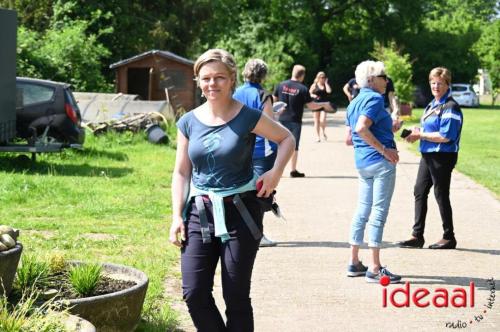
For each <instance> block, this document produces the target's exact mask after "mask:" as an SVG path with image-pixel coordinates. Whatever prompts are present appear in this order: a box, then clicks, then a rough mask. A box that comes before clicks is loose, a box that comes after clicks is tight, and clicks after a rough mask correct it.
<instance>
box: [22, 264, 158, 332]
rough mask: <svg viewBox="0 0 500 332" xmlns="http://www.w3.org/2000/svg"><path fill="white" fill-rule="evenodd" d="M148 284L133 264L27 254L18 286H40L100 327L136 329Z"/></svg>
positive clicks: (63, 304) (106, 328)
mask: <svg viewBox="0 0 500 332" xmlns="http://www.w3.org/2000/svg"><path fill="white" fill-rule="evenodd" d="M147 286H148V278H147V276H146V275H145V274H144V273H143V272H141V271H139V270H136V269H134V268H131V267H127V266H121V265H114V264H87V263H83V262H77V261H70V262H66V261H65V260H64V258H63V257H62V256H60V255H59V256H52V257H51V258H50V259H49V262H42V261H37V260H36V259H35V258H34V257H33V256H29V255H28V256H26V257H25V258H23V261H22V262H21V266H20V268H19V271H18V280H17V281H16V287H18V289H19V290H23V289H24V290H25V291H26V290H29V289H37V290H38V291H39V292H41V294H42V297H44V298H45V299H48V298H52V299H53V300H55V301H56V302H57V303H60V304H61V305H62V306H63V307H64V308H67V310H68V311H69V312H70V313H72V314H75V315H78V316H80V317H82V318H84V319H86V320H88V321H89V322H91V323H92V324H94V325H95V327H96V328H97V329H98V330H99V331H124V332H126V331H133V330H134V329H135V328H136V327H137V325H138V323H139V320H140V315H141V311H142V305H143V303H144V298H145V295H146V291H147Z"/></svg>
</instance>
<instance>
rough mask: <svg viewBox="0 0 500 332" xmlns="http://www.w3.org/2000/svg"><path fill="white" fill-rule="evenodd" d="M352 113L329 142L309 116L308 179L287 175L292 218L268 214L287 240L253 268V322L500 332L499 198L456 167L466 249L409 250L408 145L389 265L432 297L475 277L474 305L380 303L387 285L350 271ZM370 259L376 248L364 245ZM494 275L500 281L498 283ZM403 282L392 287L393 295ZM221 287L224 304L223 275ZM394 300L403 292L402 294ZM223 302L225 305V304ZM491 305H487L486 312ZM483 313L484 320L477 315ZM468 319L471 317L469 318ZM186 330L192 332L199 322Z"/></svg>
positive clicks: (387, 240)
mask: <svg viewBox="0 0 500 332" xmlns="http://www.w3.org/2000/svg"><path fill="white" fill-rule="evenodd" d="M344 118H345V112H339V113H337V114H334V115H329V120H328V129H327V134H328V137H329V138H328V141H326V142H321V143H316V142H314V139H313V127H312V118H311V114H310V113H306V114H305V121H304V125H303V130H302V139H301V148H300V155H299V165H298V168H299V170H300V171H303V172H305V173H306V178H303V179H297V178H289V177H288V173H289V170H287V171H286V173H285V175H284V178H283V179H282V181H281V183H280V186H279V188H278V196H277V197H278V201H279V203H280V205H281V207H282V209H283V211H284V214H285V216H286V217H287V221H286V222H283V221H280V220H278V219H276V218H275V217H274V216H272V215H271V214H268V215H266V219H265V222H264V226H265V233H266V235H268V236H269V237H270V238H272V239H275V240H277V241H278V242H279V245H278V246H277V247H273V248H261V249H260V250H259V253H258V256H257V261H256V265H255V269H254V275H253V283H252V301H253V306H254V314H255V330H256V331H257V332H264V331H287V332H292V331H363V330H364V331H384V330H385V331H397V330H399V331H406V330H408V331H414V330H417V329H418V330H419V331H445V330H448V328H446V327H445V324H446V323H447V322H453V323H455V324H456V323H459V322H461V323H460V325H462V326H463V323H466V324H467V328H465V329H462V330H474V331H476V330H477V331H500V295H499V294H500V292H497V293H496V295H497V301H496V302H495V303H494V304H493V307H492V309H489V308H486V307H484V305H486V304H488V301H487V298H488V296H489V295H490V288H491V286H488V284H487V279H488V278H491V277H493V278H495V279H500V241H499V238H500V202H499V201H498V200H497V199H495V198H494V196H493V195H492V194H491V193H490V192H488V191H487V190H485V189H484V188H482V187H480V186H479V185H476V184H475V183H473V182H472V181H471V180H470V179H468V178H467V177H465V176H463V175H461V174H459V173H458V172H454V174H453V179H452V185H451V201H452V205H453V208H454V219H455V228H456V230H455V232H456V236H457V240H458V249H457V250H451V251H435V250H428V249H401V248H396V247H394V246H393V245H392V243H393V242H394V241H398V240H403V239H406V238H408V237H409V235H410V232H411V226H412V219H413V185H414V182H415V177H416V173H417V167H418V160H419V158H418V156H416V155H414V154H412V153H411V152H408V151H407V149H406V147H405V145H406V143H401V144H400V146H399V150H400V160H401V161H400V163H399V165H398V170H397V172H398V173H397V180H396V189H395V192H394V196H393V200H392V204H391V209H390V213H389V217H388V221H387V224H386V227H385V233H384V247H385V248H384V249H383V250H382V252H381V257H382V263H383V264H384V265H387V266H388V267H389V269H390V270H391V271H393V272H395V273H398V274H401V275H403V276H404V281H409V282H410V289H411V290H412V291H413V290H414V289H416V288H422V287H425V288H427V289H429V291H430V292H431V295H429V296H427V298H432V296H433V295H434V294H435V293H434V292H435V290H436V288H439V287H442V288H445V289H446V290H447V291H448V292H449V293H450V297H451V295H452V294H453V290H454V289H455V288H457V287H460V288H465V289H467V290H468V289H469V283H470V282H471V281H473V282H474V283H475V285H476V287H475V306H474V307H473V308H470V307H467V308H454V307H451V305H450V307H448V308H435V307H433V306H432V305H431V306H429V307H426V308H418V307H416V306H415V305H414V304H413V303H411V304H410V307H409V308H395V307H393V306H392V305H390V304H389V306H388V307H386V308H384V307H382V292H383V289H384V288H383V287H382V286H380V285H378V284H367V283H366V282H365V281H364V279H363V278H347V277H346V275H345V272H346V267H347V259H348V256H349V246H348V244H347V237H348V233H349V225H350V221H351V218H352V215H353V213H354V210H355V206H356V200H357V189H358V185H357V172H356V170H355V169H354V160H353V151H352V148H349V147H346V146H345V145H344V143H343V137H344V125H343V119H344ZM427 220H428V222H427V229H426V234H425V237H426V241H427V242H426V245H428V244H431V243H434V242H435V241H437V240H438V239H439V238H440V237H441V232H442V228H441V222H440V218H439V212H438V209H437V205H436V203H435V200H434V198H433V197H431V198H430V200H429V213H428V218H427ZM361 257H362V259H363V258H364V259H365V261H368V250H366V249H362V250H361ZM499 286H500V282H498V281H497V282H496V288H497V289H498V288H500V287H499ZM398 287H401V285H391V286H389V287H388V288H387V289H388V291H389V294H390V293H391V291H392V290H394V289H395V288H398ZM214 294H215V296H216V298H217V302H218V305H219V308H224V306H223V301H222V299H221V288H220V281H219V280H217V281H216V286H215V289H214ZM396 299H397V300H398V301H402V300H403V296H402V294H399V295H398V296H397V297H396ZM223 310H224V309H222V311H223ZM484 310H486V313H484ZM479 315H482V317H483V319H482V320H481V321H480V322H477V321H474V317H475V316H478V319H479ZM470 321H473V323H472V324H471V323H470ZM191 329H192V327H191V328H187V329H186V330H191Z"/></svg>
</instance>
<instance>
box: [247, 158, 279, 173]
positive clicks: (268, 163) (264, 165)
mask: <svg viewBox="0 0 500 332" xmlns="http://www.w3.org/2000/svg"><path fill="white" fill-rule="evenodd" d="M277 155H278V153H277V152H274V153H273V154H272V155H269V156H267V157H264V158H259V159H253V160H252V163H253V172H254V174H256V175H257V176H261V175H262V174H264V173H265V172H267V171H269V170H270V169H271V168H273V167H274V162H275V161H276V156H277Z"/></svg>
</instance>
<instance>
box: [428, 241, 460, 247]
mask: <svg viewBox="0 0 500 332" xmlns="http://www.w3.org/2000/svg"><path fill="white" fill-rule="evenodd" d="M456 247H457V240H455V239H451V240H449V241H448V242H446V243H443V244H440V243H434V244H431V245H430V246H429V249H455V248H456Z"/></svg>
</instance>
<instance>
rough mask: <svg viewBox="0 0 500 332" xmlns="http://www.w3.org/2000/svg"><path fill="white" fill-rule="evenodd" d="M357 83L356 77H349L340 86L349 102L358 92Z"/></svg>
mask: <svg viewBox="0 0 500 332" xmlns="http://www.w3.org/2000/svg"><path fill="white" fill-rule="evenodd" d="M359 90H360V87H359V84H358V83H357V82H356V78H354V77H353V78H351V79H350V80H349V81H348V82H347V83H346V84H345V85H344V87H343V88H342V91H344V94H345V95H346V97H347V99H348V100H349V102H351V101H352V100H353V99H354V98H356V96H357V95H358V94H359Z"/></svg>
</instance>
